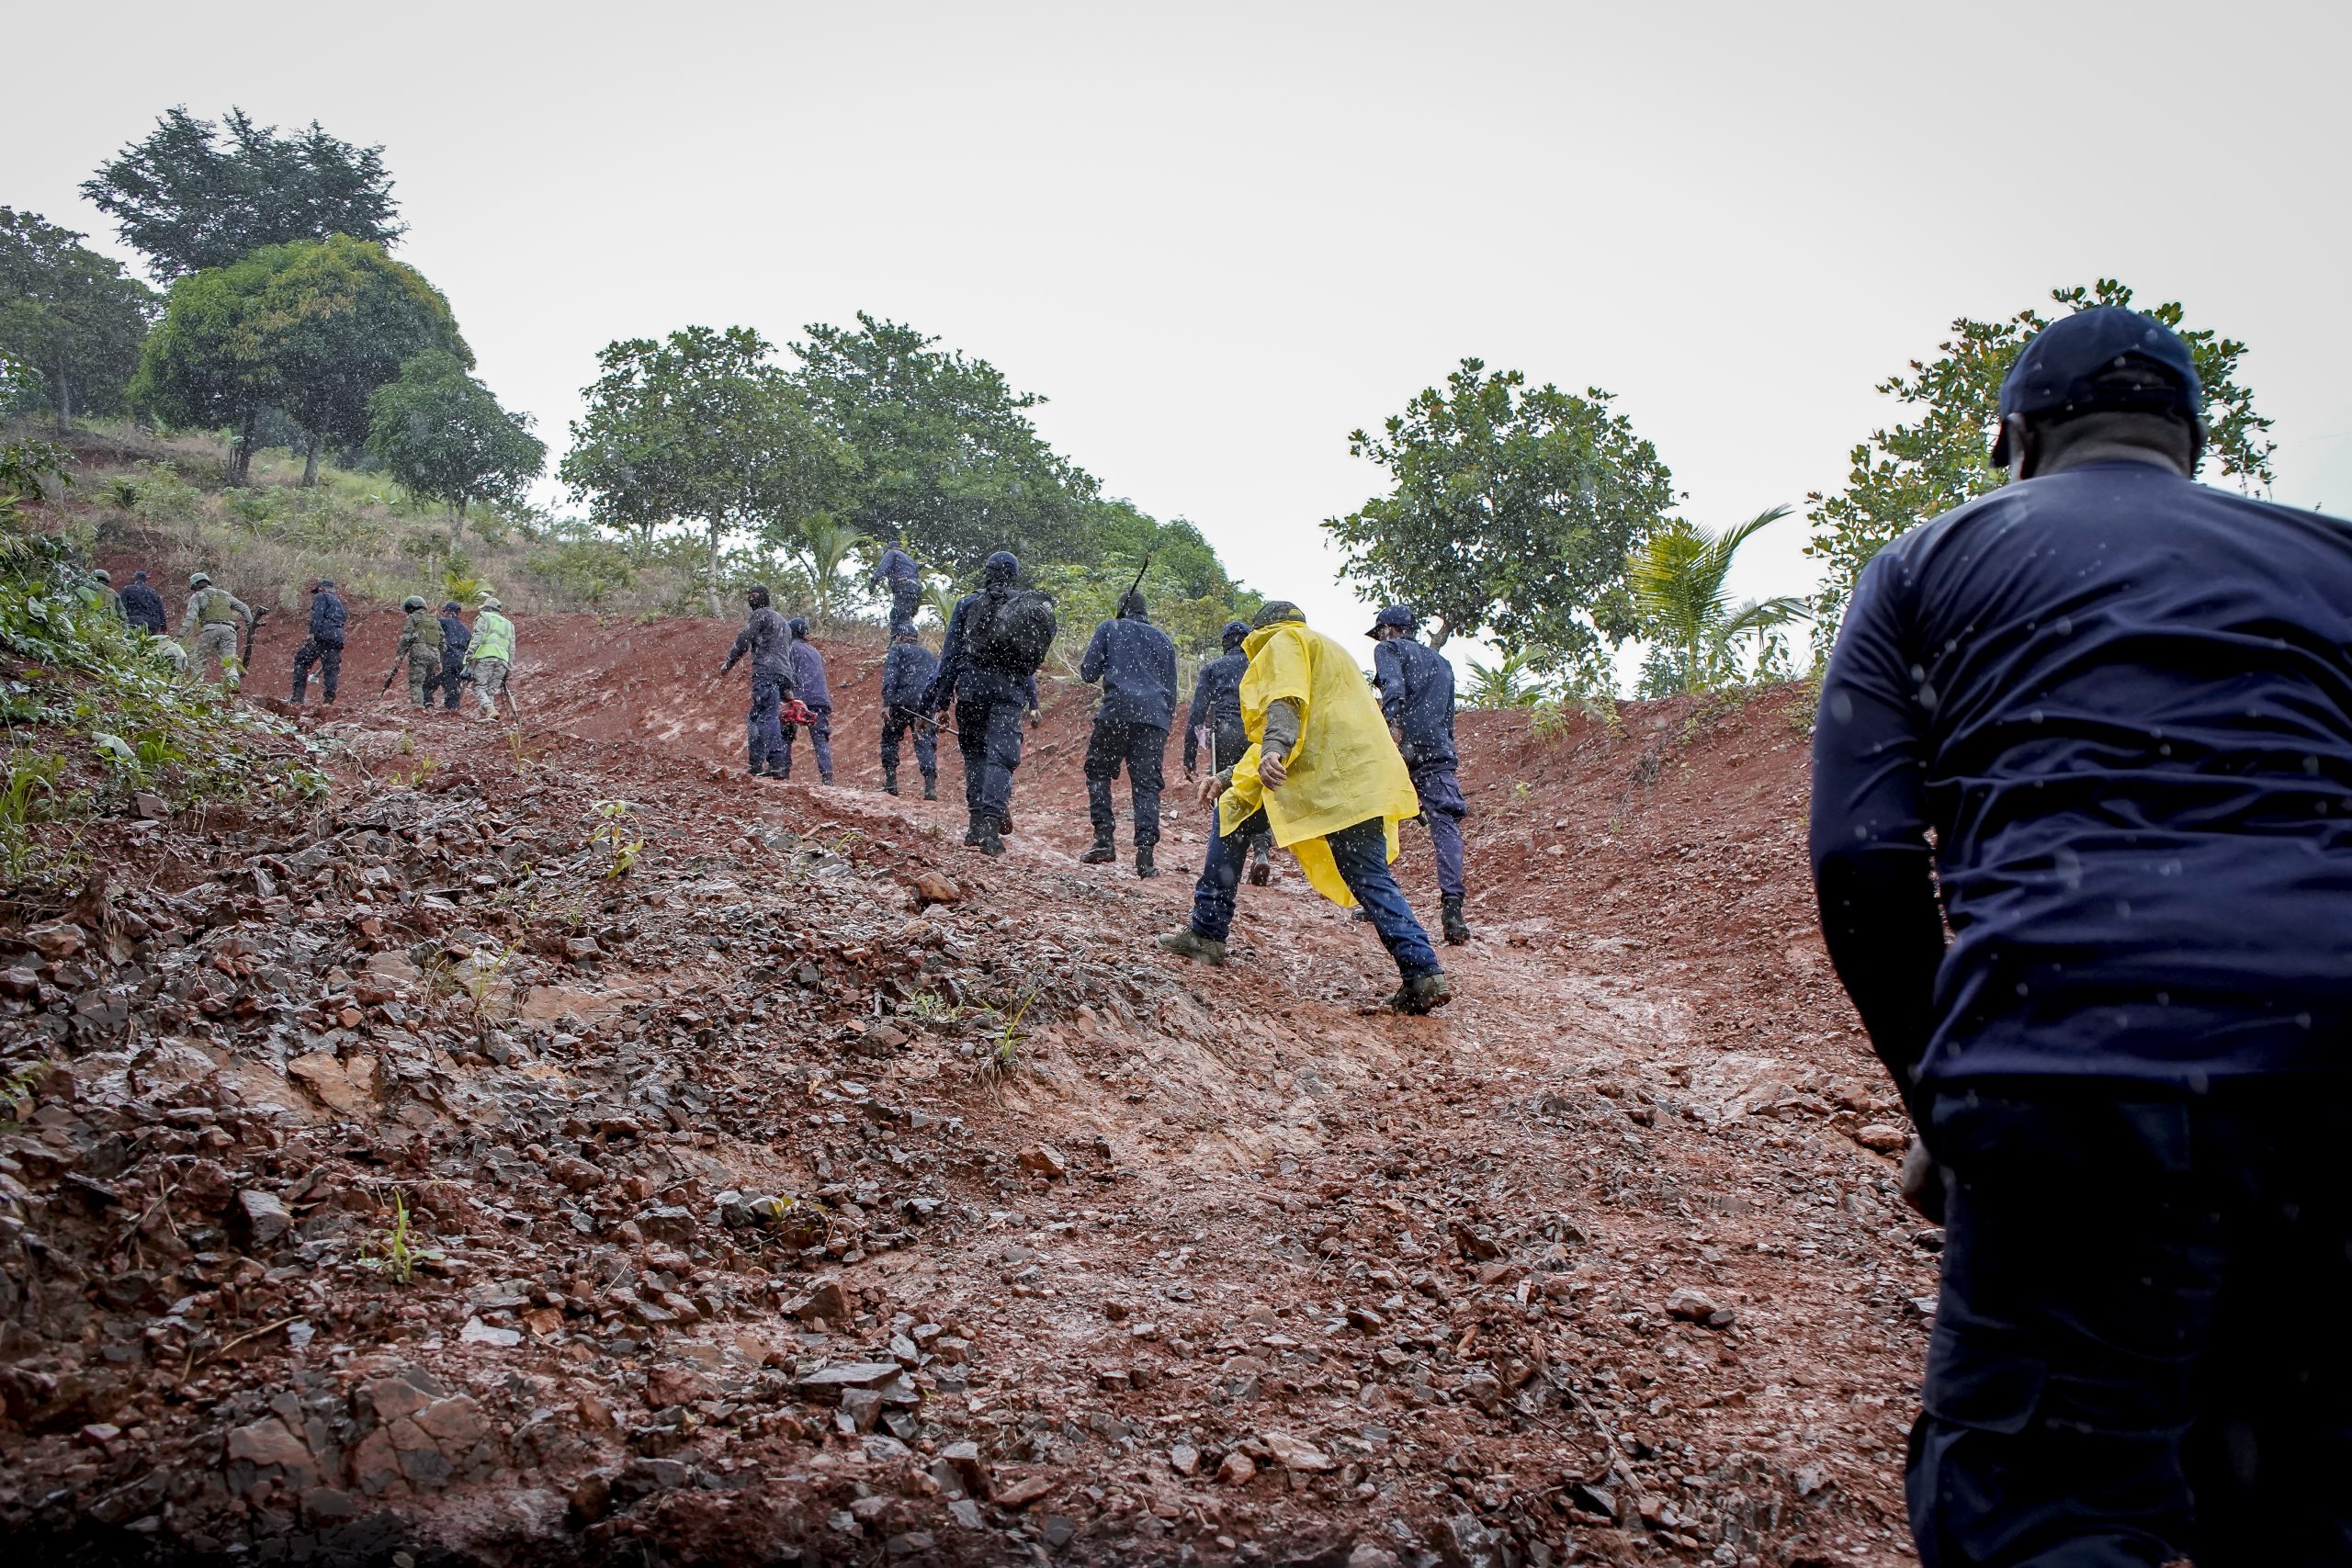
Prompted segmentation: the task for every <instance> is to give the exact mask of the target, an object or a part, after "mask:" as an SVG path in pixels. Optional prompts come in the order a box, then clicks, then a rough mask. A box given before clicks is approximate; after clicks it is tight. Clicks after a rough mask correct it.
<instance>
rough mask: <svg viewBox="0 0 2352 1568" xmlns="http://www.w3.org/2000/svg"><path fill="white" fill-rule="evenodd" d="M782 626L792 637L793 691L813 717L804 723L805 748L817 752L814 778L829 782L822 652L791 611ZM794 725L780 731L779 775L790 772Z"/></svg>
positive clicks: (829, 709) (828, 696) (829, 719)
mask: <svg viewBox="0 0 2352 1568" xmlns="http://www.w3.org/2000/svg"><path fill="white" fill-rule="evenodd" d="M785 630H786V631H787V632H788V633H790V634H791V637H792V685H793V690H794V693H795V694H797V696H798V697H799V698H800V701H801V703H802V704H803V705H805V706H806V707H807V708H808V709H809V712H810V713H812V714H814V715H816V717H815V718H814V719H813V720H812V721H811V722H810V723H809V750H811V751H814V752H815V753H816V754H817V780H818V782H819V783H820V784H831V783H832V782H833V694H832V692H831V689H830V688H828V687H827V686H826V684H825V656H824V655H823V654H821V653H820V652H818V651H817V649H816V647H815V645H814V644H812V643H810V642H809V623H808V622H806V621H804V620H802V619H801V618H800V617H799V616H797V615H795V616H793V617H792V619H790V620H789V621H786V623H785ZM797 728H800V727H799V726H798V725H791V726H787V727H786V729H785V732H784V772H783V773H782V774H781V775H779V776H781V777H784V778H787V779H788V778H790V777H791V776H792V740H793V731H794V730H797Z"/></svg>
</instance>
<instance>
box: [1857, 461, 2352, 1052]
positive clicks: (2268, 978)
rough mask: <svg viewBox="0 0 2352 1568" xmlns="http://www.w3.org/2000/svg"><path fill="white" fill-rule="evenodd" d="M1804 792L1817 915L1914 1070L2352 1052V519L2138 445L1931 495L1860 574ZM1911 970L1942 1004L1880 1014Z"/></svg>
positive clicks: (1917, 985)
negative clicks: (2194, 476)
mask: <svg viewBox="0 0 2352 1568" xmlns="http://www.w3.org/2000/svg"><path fill="white" fill-rule="evenodd" d="M1813 784H1814V794H1813V829H1812V842H1813V860H1814V869H1815V879H1816V883H1817V885H1818V886H1819V889H1820V893H1821V899H1822V908H1823V919H1824V930H1825V934H1827V935H1829V937H1830V939H1831V954H1832V956H1833V958H1836V959H1837V960H1838V969H1839V973H1840V975H1841V976H1842V977H1844V978H1845V979H1846V980H1847V984H1848V988H1849V990H1852V991H1853V992H1854V994H1855V1000H1856V1002H1857V1004H1858V1005H1859V1006H1860V1007H1861V1009H1862V1013H1863V1018H1864V1020H1865V1021H1866V1022H1868V1023H1870V1025H1871V1035H1872V1039H1873V1043H1876V1044H1877V1045H1878V1047H1879V1050H1880V1053H1881V1055H1883V1056H1886V1057H1888V1058H1889V1062H1890V1065H1891V1066H1895V1067H1896V1069H1897V1073H1898V1079H1900V1078H1901V1077H1902V1075H1903V1072H1904V1071H1905V1066H1906V1059H1907V1060H1908V1061H1909V1062H1911V1063H1916V1064H1917V1066H1918V1067H1919V1069H1920V1072H1919V1075H1918V1077H1917V1080H1915V1083H1914V1084H1913V1085H1910V1086H1906V1087H1917V1084H1936V1083H1951V1082H1955V1081H1962V1080H1971V1081H1973V1080H1981V1079H1984V1078H1988V1077H2001V1076H2005V1075H2013V1074H2034V1075H2047V1074H2072V1075H2084V1076H2095V1077H2112V1078H2123V1079H2133V1080H2141V1081H2155V1082H2163V1083H2170V1084H2177V1085H2186V1086H2188V1087H2190V1088H2195V1087H2197V1086H2198V1085H2199V1084H2200V1083H2201V1082H2203V1081H2204V1080H2206V1079H2209V1078H2211V1077H2214V1076H2216V1075H2222V1074H2233V1073H2256V1072H2281V1071H2293V1070H2301V1069H2313V1068H2325V1069H2335V1070H2341V1069H2342V1068H2344V1067H2345V1066H2346V1065H2347V1064H2352V1051H2347V1044H2346V1030H2347V1028H2352V528H2347V526H2346V525H2345V524H2343V523H2341V522H2338V521H2336V520H2335V519H2334V518H2330V517H2325V516H2322V515H2319V514H2318V513H2310V512H2299V511H2294V510H2291V509H2290V508H2287V507H2284V506H2277V505H2273V504H2270V503H2268V502H2260V501H2255V500H2251V499H2249V498H2247V497H2245V496H2240V495H2233V494H2231V493H2228V492H2226V491H2218V490H2213V489H2210V488H2208V487H2206V486H2203V485H2199V484H2195V483H2192V482H2190V481H2189V480H2188V479H2181V478H2180V477H2178V476H2177V475H2176V474H2174V473H2172V472H2170V471H2168V470H2166V469H2165V468H2159V467H2156V466H2154V465H2151V464H2142V463H2135V462H2102V463H2093V464H2086V465H2085V466H2083V467H2080V468H2071V469H2067V470H2065V471H2064V472H2061V473H2057V474H2053V475H2051V476H2049V477H2047V478H2041V479H2027V480H2024V481H2021V482H2019V483H2017V484H2012V485H2009V486H2007V488H2005V489H2003V490H2000V491H1996V492H1995V493H1994V494H1992V495H1989V496H1986V497H1985V498H1984V499H1982V500H1980V501H1977V502H1973V503H1971V504H1970V505H1967V506H1964V507H1962V508H1960V509H1959V510H1958V511H1955V512H1952V513H1947V514H1946V515H1944V516H1942V517H1940V518H1938V519H1937V520H1936V521H1934V522H1932V523H1930V524H1928V525H1926V526H1924V527H1921V528H1918V529H1917V530H1915V531H1913V532H1912V533H1910V534H1907V535H1905V536H1903V537H1902V538H1900V539H1897V540H1896V541H1895V542H1894V543H1893V544H1892V545H1889V546H1888V547H1886V548H1885V549H1884V550H1883V551H1881V552H1880V554H1879V556H1878V558H1876V559H1875V560H1873V561H1871V564H1870V566H1869V568H1868V570H1865V571H1864V572H1863V574H1862V578H1861V581H1860V584H1859V585H1858V586H1857V587H1856V589H1855V592H1854V599H1853V604H1852V605H1851V606H1850V608H1849V611H1848V613H1847V616H1846V622H1845V626H1844V627H1843V629H1842V630H1841V632H1840V633H1839V636H1838V647H1837V651H1836V654H1835V655H1834V656H1833V657H1832V659H1831V660H1830V662H1829V668H1828V671H1827V674H1826V678H1825V680H1824V682H1823V686H1822V700H1821V714H1820V719H1819V723H1818V725H1817V727H1816V728H1815V737H1814V781H1813ZM1930 830H1932V831H1933V833H1934V835H1935V839H1934V845H1935V847H1934V852H1933V853H1934V870H1935V874H1936V882H1935V883H1934V884H1932V885H1931V884H1930V882H1929V878H1928V857H1929V849H1928V832H1929V831H1930ZM1934 886H1940V888H1941V892H1942V899H1943V909H1944V913H1945V917H1946V919H1947V920H1948V922H1949V924H1950V926H1951V932H1952V937H1951V946H1950V948H1949V950H1946V951H1942V952H1940V953H1939V952H1937V951H1935V949H1934V947H1933V946H1931V945H1928V944H1934V943H1939V942H1940V937H1939V934H1938V933H1937V931H1936V929H1935V921H1934V904H1933V902H1932V898H1933V891H1932V889H1933V887H1934ZM1923 912H1924V919H1923V918H1922V914H1923ZM1904 975H1909V976H1915V977H1916V978H1915V979H1914V980H1910V981H1901V982H1900V984H1902V985H1904V986H1907V987H1909V988H1910V989H1911V990H1912V991H1914V992H1916V993H1917V994H1919V995H1921V996H1922V998H1925V997H1926V993H1927V992H1928V987H1929V985H1930V983H1931V984H1932V998H1931V1000H1930V999H1923V1000H1921V1001H1920V1002H1918V1003H1917V1004H1913V1003H1910V1002H1907V1001H1905V998H1903V997H1902V996H1899V995H1895V996H1890V995H1885V994H1880V995H1878V996H1876V998H1875V1006H1874V1004H1873V993H1872V989H1871V987H1873V986H1874V985H1877V986H1880V987H1882V990H1883V986H1884V984H1885V983H1886V981H1885V977H1886V976H1897V977H1898V978H1899V977H1900V976H1904ZM1930 976H1932V980H1931V982H1930V979H1929V977H1930ZM1873 1011H1876V1012H1877V1013H1878V1014H1879V1016H1878V1017H1876V1018H1874V1017H1873V1016H1872V1015H1873ZM1906 1012H1908V1013H1916V1015H1917V1016H1916V1020H1914V1021H1906V1019H1905V1014H1906ZM1906 1035H1907V1036H1910V1038H1905V1036H1906Z"/></svg>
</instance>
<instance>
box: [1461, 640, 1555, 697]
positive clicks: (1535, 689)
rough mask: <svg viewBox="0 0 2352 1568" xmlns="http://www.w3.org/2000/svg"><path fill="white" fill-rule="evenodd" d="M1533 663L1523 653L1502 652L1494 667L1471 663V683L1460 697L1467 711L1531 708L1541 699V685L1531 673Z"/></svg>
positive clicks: (1504, 650) (1542, 694)
mask: <svg viewBox="0 0 2352 1568" xmlns="http://www.w3.org/2000/svg"><path fill="white" fill-rule="evenodd" d="M1533 663H1534V660H1532V658H1531V657H1530V656H1529V655H1527V654H1525V653H1520V652H1514V651H1512V650H1511V649H1503V656H1502V659H1501V660H1500V661H1499V662H1498V663H1495V664H1491V665H1488V664H1481V663H1479V662H1478V661H1477V660H1475V659H1474V660H1471V661H1470V683H1469V685H1468V686H1467V687H1465V688H1464V691H1463V694H1462V705H1463V706H1464V707H1468V708H1524V707H1533V706H1534V705H1536V704H1537V703H1540V702H1542V701H1543V700H1544V684H1543V682H1541V681H1539V680H1537V679H1536V678H1535V677H1534V676H1533V675H1532V673H1531V671H1530V666H1532V664H1533Z"/></svg>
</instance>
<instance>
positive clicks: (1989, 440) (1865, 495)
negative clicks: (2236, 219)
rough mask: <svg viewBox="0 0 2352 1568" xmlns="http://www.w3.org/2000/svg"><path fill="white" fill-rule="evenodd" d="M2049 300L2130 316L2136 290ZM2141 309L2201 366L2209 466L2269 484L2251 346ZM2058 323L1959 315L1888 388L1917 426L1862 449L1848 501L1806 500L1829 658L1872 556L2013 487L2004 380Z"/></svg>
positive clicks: (2073, 292) (2107, 282) (2106, 282)
mask: <svg viewBox="0 0 2352 1568" xmlns="http://www.w3.org/2000/svg"><path fill="white" fill-rule="evenodd" d="M2050 298H2051V299H2052V302H2053V303H2055V304H2058V305H2063V306H2064V307H2065V308H2066V309H2067V310H2088V309H2090V308H2091V307H2093V306H2096V305H2123V306H2130V305H2131V289H2130V288H2126V287H2125V286H2124V285H2123V284H2121V283H2120V282H2118V281H2117V280H2116V279H2114V278H2111V277H2102V278H2100V279H2099V280H2098V282H2097V283H2095V284H2093V285H2092V286H2091V287H2090V288H2058V289H2052V291H2051V295H2050ZM2139 308H2141V309H2144V310H2146V313H2147V314H2149V315H2151V316H2154V318H2156V320H2158V321H2162V322H2164V323H2165V325H2166V326H2168V327H2171V328H2172V329H2173V330H2174V331H2176V332H2178V333H2180V335H2181V337H2182V338H2183V339H2184V340H2185V341H2186V342H2187V343H2188V347H2189V352H2190V354H2191V355H2193V356H2194V357H2195V359H2196V363H2197V374H2198V378H2199V379H2200V380H2202V381H2203V382H2204V384H2205V423H2206V428H2207V432H2208V439H2207V443H2206V447H2205V457H2204V462H2205V463H2206V464H2208V465H2211V466H2212V467H2214V468H2218V469H2219V471H2220V473H2221V475H2222V477H2223V478H2225V479H2236V480H2237V481H2238V482H2239V484H2240V485H2241V486H2243V487H2244V488H2245V489H2247V490H2252V489H2253V488H2255V487H2256V485H2264V486H2267V485H2268V484H2269V483H2270V482H2271V479H2272V474H2271V470H2270V454H2271V453H2272V452H2273V451H2274V450H2276V444H2275V443H2273V442H2272V441H2271V440H2270V439H2269V438H2268V435H2267V432H2268V431H2269V429H2270V424H2271V422H2270V421H2269V420H2268V419H2267V418H2265V417H2264V416H2263V415H2261V414H2258V413H2256V412H2255V408H2254V396H2253V394H2252V393H2251V392H2250V391H2248V390H2247V389H2245V387H2243V386H2241V385H2240V384H2239V382H2238V379H2237V369H2238V360H2239V358H2240V356H2241V355H2244V354H2245V344H2242V343H2239V342H2236V341H2234V340H2233V339H2230V338H2225V337H2222V336H2220V335H2219V334H2217V333H2214V332H2212V331H2211V330H2210V329H2205V328H2199V329H2197V330H2194V331H2190V330H2188V329H2184V328H2183V327H2182V326H2181V321H2182V319H2183V317H2184V316H2185V314H2186V312H2185V311H2184V310H2182V308H2181V306H2180V304H2179V303H2178V302H2177V301H2167V302H2166V303H2165V304H2162V305H2157V306H2154V307H2153V308H2147V307H2139ZM2050 320H2051V318H2049V317H2046V316H2044V315H2042V314H2041V311H2039V310H2031V309H2028V310H2020V311H2018V313H2017V314H2016V315H2014V316H2011V317H2009V318H2008V319H2007V320H2006V321H1973V320H1971V319H1970V318H1968V317H1966V316H1962V317H1961V318H1959V319H1958V320H1956V321H1953V322H1952V324H1951V334H1952V335H1951V337H1950V338H1948V339H1946V340H1945V341H1944V342H1943V343H1942V344H1940V345H1939V357H1937V358H1936V359H1934V360H1932V361H1927V362H1923V361H1920V360H1917V359H1915V360H1913V361H1912V362H1911V374H1909V375H1907V376H1904V375H1897V376H1893V377H1889V378H1887V379H1886V380H1885V381H1883V382H1881V383H1880V384H1879V390H1880V391H1882V392H1884V393H1887V394H1888V395H1890V396H1892V397H1894V399H1895V400H1897V401H1898V402H1900V403H1903V404H1905V405H1906V406H1907V407H1910V408H1914V409H1917V411H1918V417H1917V419H1915V420H1913V421H1912V422H1911V423H1904V424H1897V425H1895V426H1894V428H1893V429H1891V430H1874V431H1872V432H1871V435H1870V439H1868V440H1867V441H1864V442H1863V443H1862V444H1861V445H1860V446H1856V447H1855V448H1854V449H1853V452H1852V453H1851V455H1850V457H1849V463H1850V464H1851V469H1850V471H1849V473H1848V474H1847V476H1846V488H1845V489H1844V490H1843V491H1839V492H1838V494H1836V495H1834V496H1825V495H1823V494H1821V493H1819V492H1818V491H1816V492H1815V493H1814V494H1812V495H1809V496H1807V497H1806V498H1805V501H1806V504H1807V506H1808V507H1809V508H1810V511H1809V513H1808V515H1809V517H1810V519H1811V521H1812V523H1813V541H1812V543H1811V544H1810V545H1808V546H1807V547H1806V548H1805V553H1806V554H1807V555H1810V556H1812V557H1814V558H1816V559H1818V560H1820V561H1822V562H1824V563H1825V571H1826V579H1825V581H1824V582H1823V585H1822V588H1821V591H1820V592H1819V593H1818V594H1817V595H1815V600H1814V608H1815V612H1816V615H1817V619H1816V621H1815V637H1816V639H1817V641H1818V642H1819V644H1820V646H1821V647H1822V648H1823V649H1826V648H1827V647H1828V645H1829V642H1830V641H1831V640H1832V639H1834V638H1835V637H1836V635H1837V630H1838V619H1839V617H1841V616H1842V615H1844V614H1845V609H1846V602H1847V600H1848V599H1849V597H1850V596H1851V595H1852V593H1853V590H1854V584H1855V582H1856V581H1859V580H1860V577H1861V572H1862V568H1863V567H1865V566H1868V565H1869V564H1870V560H1871V557H1872V556H1874V555H1876V554H1878V552H1879V551H1880V549H1881V548H1883V547H1884V546H1885V545H1886V544H1888V543H1889V542H1890V541H1891V540H1893V539H1894V537H1895V536H1897V535H1899V534H1902V533H1903V532H1905V530H1906V529H1909V528H1910V527H1912V526H1913V525H1916V524H1919V523H1924V522H1926V521H1927V520H1928V518H1930V517H1935V516H1939V515H1940V514H1941V513H1946V512H1949V511H1951V509H1952V508H1953V507H1955V506H1960V505H1962V504H1964V503H1966V502H1971V501H1973V500H1975V499H1976V498H1977V497H1978V496H1981V495H1986V494H1989V493H1991V492H1992V491H1995V490H1997V489H1999V488H2000V487H2001V486H2002V485H2003V484H2006V483H2007V482H2008V475H2007V473H2005V472H2003V471H2001V470H2000V469H1997V468H1994V467H1993V466H1992V450H1993V437H1994V434H1996V432H1995V429H1994V426H1995V423H1996V420H1995V414H1996V412H1997V410H1998V409H1999V406H2000V398H2001V381H2002V378H2004V377H2006V376H2007V374H2008V372H2009V367H2010V365H2011V364H2012V363H2014V362H2015V361H2016V359H2017V356H2018V351H2019V350H2020V349H2022V348H2023V347H2024V346H2025V344H2026V340H2027V339H2029V338H2030V337H2031V336H2033V334H2034V333H2038V332H2040V331H2041V329H2042V328H2043V327H2045V326H2047V325H2049V323H2050Z"/></svg>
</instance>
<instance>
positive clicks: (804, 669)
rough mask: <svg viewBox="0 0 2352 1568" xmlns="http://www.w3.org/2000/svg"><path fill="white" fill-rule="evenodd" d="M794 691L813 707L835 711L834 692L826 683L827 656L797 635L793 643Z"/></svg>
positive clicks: (827, 711)
mask: <svg viewBox="0 0 2352 1568" xmlns="http://www.w3.org/2000/svg"><path fill="white" fill-rule="evenodd" d="M792 684H793V687H794V693H795V694H796V695H797V696H798V697H799V699H800V700H801V701H802V702H804V703H806V704H808V705H809V706H810V707H812V708H817V709H820V710H821V711H823V712H825V713H831V712H832V711H833V694H832V691H831V688H830V687H828V686H827V685H826V684H825V656H824V655H823V654H821V653H820V652H818V651H817V650H816V649H814V648H811V647H810V646H809V644H808V643H806V642H803V641H801V640H800V639H799V638H797V637H796V638H794V639H793V643H792Z"/></svg>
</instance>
